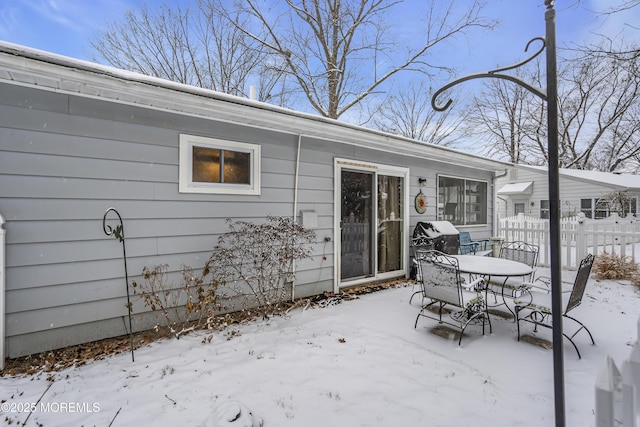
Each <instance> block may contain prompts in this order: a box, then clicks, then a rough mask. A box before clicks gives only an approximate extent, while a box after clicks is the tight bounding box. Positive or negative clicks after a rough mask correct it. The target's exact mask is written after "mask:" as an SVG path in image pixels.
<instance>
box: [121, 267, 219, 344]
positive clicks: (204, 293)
mask: <svg viewBox="0 0 640 427" xmlns="http://www.w3.org/2000/svg"><path fill="white" fill-rule="evenodd" d="M168 271H169V266H168V265H167V264H162V265H157V266H155V267H153V268H151V269H149V268H148V267H144V268H143V270H142V278H143V282H141V284H138V283H137V282H135V281H133V282H132V284H131V285H132V287H133V289H134V292H133V293H134V295H139V296H140V298H142V300H143V301H144V305H145V307H148V308H150V309H151V310H152V311H158V312H160V314H161V316H162V320H163V323H162V324H158V325H157V326H156V328H160V327H163V328H167V329H168V330H169V332H170V333H171V335H173V336H174V337H176V338H180V336H181V335H183V334H185V333H187V332H189V331H192V330H194V329H201V328H203V327H207V326H208V325H210V324H211V321H212V318H213V316H214V308H215V306H216V301H217V295H216V286H215V284H213V283H207V284H205V283H204V281H203V279H202V277H196V276H195V275H194V274H193V270H192V269H191V267H189V266H184V265H183V266H182V270H181V275H182V279H181V283H180V285H179V286H178V287H174V286H173V283H169V280H168V275H169V274H168Z"/></svg>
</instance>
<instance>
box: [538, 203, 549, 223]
mask: <svg viewBox="0 0 640 427" xmlns="http://www.w3.org/2000/svg"><path fill="white" fill-rule="evenodd" d="M540 218H542V219H549V201H548V200H540Z"/></svg>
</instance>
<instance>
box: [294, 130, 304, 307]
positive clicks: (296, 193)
mask: <svg viewBox="0 0 640 427" xmlns="http://www.w3.org/2000/svg"><path fill="white" fill-rule="evenodd" d="M301 145H302V134H301V133H300V134H298V150H297V153H296V175H295V179H294V182H293V222H296V218H297V217H298V176H299V175H300V146H301ZM292 273H293V277H292V279H291V301H294V300H295V298H296V280H295V277H296V260H295V259H294V260H293V265H292Z"/></svg>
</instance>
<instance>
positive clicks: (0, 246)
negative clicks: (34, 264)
mask: <svg viewBox="0 0 640 427" xmlns="http://www.w3.org/2000/svg"><path fill="white" fill-rule="evenodd" d="M4 224H5V221H4V218H3V217H2V215H0V370H3V369H4V357H5V354H4V340H5V337H4V336H5V326H4V325H5V323H6V317H5V279H4V278H5V265H4V260H5V256H4V251H5V234H6V230H5V229H4Z"/></svg>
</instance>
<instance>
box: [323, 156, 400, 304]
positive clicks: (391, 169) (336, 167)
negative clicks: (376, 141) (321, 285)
mask: <svg viewBox="0 0 640 427" xmlns="http://www.w3.org/2000/svg"><path fill="white" fill-rule="evenodd" d="M342 169H347V170H354V171H362V172H372V173H373V174H374V175H375V177H376V179H377V176H378V175H388V176H397V177H400V178H403V179H404V192H403V197H404V207H405V209H404V212H403V217H402V218H403V221H404V228H403V234H402V236H403V238H402V248H403V251H405V252H404V255H403V261H402V266H403V267H402V268H401V269H400V270H397V271H389V272H386V273H379V272H378V263H377V258H378V257H377V254H378V253H377V247H378V242H377V239H376V240H375V242H374V243H373V244H374V245H375V247H376V256H375V260H374V271H375V274H374V275H373V276H371V277H366V278H362V279H351V280H346V281H342V279H341V278H340V269H341V268H342V267H341V265H340V264H341V262H340V254H341V251H342V248H341V247H340V242H341V236H340V216H341V212H340V210H341V207H342V205H341V203H342V201H341V185H342V183H341V182H340V175H341V173H342ZM333 176H334V182H333V196H334V203H333V218H334V224H333V230H334V235H333V244H334V246H333V263H334V264H333V265H334V266H335V267H334V269H333V274H334V278H333V290H334V292H335V293H339V292H340V289H341V288H342V287H350V286H356V285H360V284H364V283H370V282H373V281H379V280H385V279H391V278H395V277H398V275H399V274H404V275H405V276H407V274H408V267H407V265H408V264H407V263H408V259H409V256H408V255H407V251H408V248H409V221H410V215H409V212H410V211H409V205H408V200H409V183H410V182H411V181H410V178H411V175H410V169H409V168H406V167H401V166H391V165H385V164H381V163H372V162H368V161H360V160H354V159H346V158H340V157H336V158H334V160H333ZM376 197H377V196H376ZM376 204H377V201H376ZM376 212H377V208H376ZM376 215H377V214H376Z"/></svg>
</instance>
